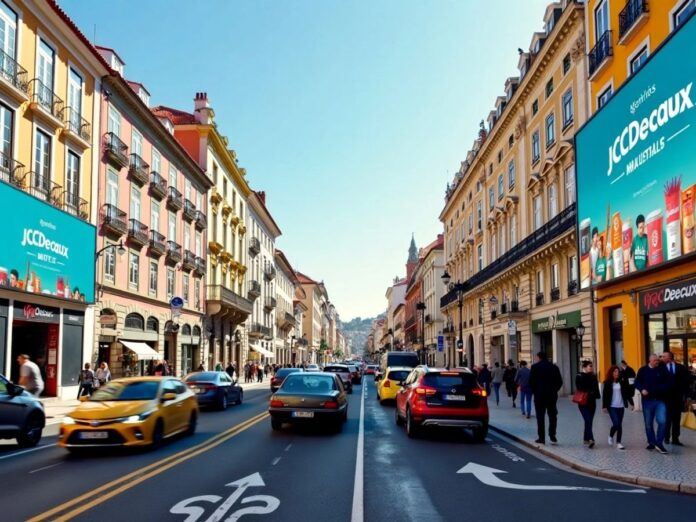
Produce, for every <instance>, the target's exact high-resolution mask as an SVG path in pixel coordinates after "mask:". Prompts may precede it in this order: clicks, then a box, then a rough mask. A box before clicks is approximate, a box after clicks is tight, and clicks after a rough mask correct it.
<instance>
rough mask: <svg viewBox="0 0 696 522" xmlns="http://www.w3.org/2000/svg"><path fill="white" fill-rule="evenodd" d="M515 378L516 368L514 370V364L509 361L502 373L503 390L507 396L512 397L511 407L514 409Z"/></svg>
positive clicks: (515, 395)
mask: <svg viewBox="0 0 696 522" xmlns="http://www.w3.org/2000/svg"><path fill="white" fill-rule="evenodd" d="M515 377H517V368H515V363H514V362H513V360H512V359H510V360H509V361H508V363H507V366H506V367H505V371H504V372H503V382H505V389H506V390H507V396H508V397H512V407H513V408H516V407H517V405H516V403H515V402H516V401H517V385H516V384H515Z"/></svg>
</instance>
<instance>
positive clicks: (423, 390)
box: [416, 386, 437, 401]
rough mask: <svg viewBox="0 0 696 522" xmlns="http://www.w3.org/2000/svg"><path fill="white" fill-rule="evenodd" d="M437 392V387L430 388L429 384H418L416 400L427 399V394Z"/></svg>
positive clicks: (430, 394)
mask: <svg viewBox="0 0 696 522" xmlns="http://www.w3.org/2000/svg"><path fill="white" fill-rule="evenodd" d="M436 393H437V390H436V389H435V388H430V387H428V386H418V388H416V400H421V401H422V400H425V397H426V396H432V395H435V394H436Z"/></svg>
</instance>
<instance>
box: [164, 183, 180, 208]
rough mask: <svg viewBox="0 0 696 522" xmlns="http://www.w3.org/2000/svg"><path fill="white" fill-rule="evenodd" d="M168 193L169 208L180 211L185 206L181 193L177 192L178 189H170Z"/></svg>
mask: <svg viewBox="0 0 696 522" xmlns="http://www.w3.org/2000/svg"><path fill="white" fill-rule="evenodd" d="M167 190H168V193H167V206H168V207H169V208H170V209H172V210H180V209H181V206H182V205H183V202H182V199H181V192H179V191H178V190H176V187H171V186H170V187H169V188H168V189H167Z"/></svg>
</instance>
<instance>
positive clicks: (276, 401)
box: [271, 399, 285, 408]
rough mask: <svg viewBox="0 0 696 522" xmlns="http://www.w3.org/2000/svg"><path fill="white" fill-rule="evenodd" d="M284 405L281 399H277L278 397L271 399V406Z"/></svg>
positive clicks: (279, 406)
mask: <svg viewBox="0 0 696 522" xmlns="http://www.w3.org/2000/svg"><path fill="white" fill-rule="evenodd" d="M284 406H285V403H284V402H283V401H279V400H278V399H271V408H283V407H284Z"/></svg>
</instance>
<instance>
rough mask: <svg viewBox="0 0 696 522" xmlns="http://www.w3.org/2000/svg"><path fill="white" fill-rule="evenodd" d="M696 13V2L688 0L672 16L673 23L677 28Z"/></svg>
mask: <svg viewBox="0 0 696 522" xmlns="http://www.w3.org/2000/svg"><path fill="white" fill-rule="evenodd" d="M694 11H696V0H687V1H686V2H684V3H683V4H682V5H681V6H680V7H679V9H677V10H676V11H675V12H674V14H673V15H672V21H673V25H674V27H675V28H677V27H679V26H680V25H682V24H683V23H684V22H686V21H687V20H688V19H689V17H690V16H691V15H692V14H694Z"/></svg>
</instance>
